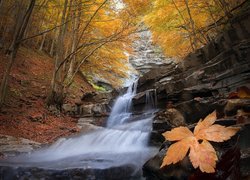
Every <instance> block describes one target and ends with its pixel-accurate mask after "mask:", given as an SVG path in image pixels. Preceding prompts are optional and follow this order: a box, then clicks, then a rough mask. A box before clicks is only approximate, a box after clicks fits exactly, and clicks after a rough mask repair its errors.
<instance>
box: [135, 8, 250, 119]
mask: <svg viewBox="0 0 250 180" xmlns="http://www.w3.org/2000/svg"><path fill="white" fill-rule="evenodd" d="M249 14H250V10H248V11H247V12H245V13H243V15H241V16H237V17H235V18H234V19H232V20H231V24H232V26H231V27H230V28H229V29H228V30H226V31H225V32H223V33H222V34H220V35H219V36H218V37H217V38H216V39H215V40H214V41H212V42H211V43H209V44H208V45H206V46H204V47H202V48H201V49H198V50H197V51H195V52H194V53H190V54H189V55H188V56H187V57H186V58H185V59H184V60H183V61H182V63H179V64H178V65H176V66H172V65H169V66H166V67H161V68H157V69H153V70H151V71H149V72H147V73H146V74H145V75H144V76H143V77H141V78H140V79H139V82H138V92H139V93H140V92H143V91H145V90H147V89H156V91H157V99H158V107H160V108H165V106H166V103H167V101H172V102H173V103H174V104H175V106H176V108H177V109H178V110H179V111H181V113H182V114H183V116H184V118H185V119H186V121H187V122H196V121H197V120H199V119H200V118H202V117H204V116H205V115H207V114H208V113H210V112H211V111H212V110H213V109H215V108H220V107H221V106H223V105H225V102H223V99H225V97H227V96H228V94H229V93H230V92H233V91H236V89H237V88H238V87H241V86H246V87H250V78H249V77H250V72H249V69H250V61H249V59H250V39H249V37H250V36H249V35H250V30H249V27H250V23H249V22H250V20H249V19H250V18H249V17H250V15H249ZM141 99H144V98H141ZM143 103H145V102H143V101H141V100H140V101H137V100H136V99H134V105H135V106H137V105H138V106H139V105H141V104H143ZM198 111H200V112H201V113H199V114H198V115H196V114H197V113H196V112H198Z"/></svg>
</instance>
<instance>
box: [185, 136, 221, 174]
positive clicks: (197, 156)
mask: <svg viewBox="0 0 250 180" xmlns="http://www.w3.org/2000/svg"><path fill="white" fill-rule="evenodd" d="M189 158H190V161H191V163H192V164H193V167H194V168H197V167H199V168H200V170H201V171H202V172H206V173H213V172H215V166H216V161H217V160H218V158H217V155H216V152H215V150H214V148H213V146H212V145H211V144H210V143H209V142H208V141H206V140H203V142H202V143H201V144H199V142H198V141H197V140H196V141H195V143H192V146H191V148H190V153H189Z"/></svg>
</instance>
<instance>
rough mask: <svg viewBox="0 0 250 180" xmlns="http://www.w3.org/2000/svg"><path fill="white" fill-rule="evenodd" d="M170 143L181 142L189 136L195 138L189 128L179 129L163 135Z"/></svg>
mask: <svg viewBox="0 0 250 180" xmlns="http://www.w3.org/2000/svg"><path fill="white" fill-rule="evenodd" d="M162 135H163V136H164V137H165V139H166V140H168V141H179V140H182V139H184V138H186V137H188V136H194V135H193V133H192V132H191V131H190V130H189V129H188V128H187V127H182V126H181V127H177V128H174V129H172V130H171V131H167V132H165V133H163V134H162Z"/></svg>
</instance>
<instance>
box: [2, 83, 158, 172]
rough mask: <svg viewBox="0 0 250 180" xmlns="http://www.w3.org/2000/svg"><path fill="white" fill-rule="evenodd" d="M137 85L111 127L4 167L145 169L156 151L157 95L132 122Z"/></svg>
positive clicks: (110, 120) (117, 106) (116, 109)
mask: <svg viewBox="0 0 250 180" xmlns="http://www.w3.org/2000/svg"><path fill="white" fill-rule="evenodd" d="M136 88H137V83H134V84H132V85H131V86H130V87H129V88H128V90H127V92H126V93H125V94H123V95H121V96H119V97H118V98H117V100H116V102H115V104H114V106H113V108H112V112H111V114H110V117H109V118H108V121H107V126H106V127H105V128H101V129H99V130H96V131H93V132H91V133H88V134H82V135H79V136H77V137H72V138H67V139H65V138H63V139H59V140H58V141H57V142H55V143H54V144H52V145H51V146H49V147H46V148H43V149H41V150H38V151H35V152H33V153H31V154H26V155H20V156H17V157H15V158H13V159H9V160H8V162H0V164H1V165H7V166H14V167H39V168H45V169H58V170H60V169H71V168H84V169H88V168H89V169H91V168H95V169H107V168H109V167H119V166H123V165H127V164H129V165H132V166H133V168H134V169H135V171H138V170H140V169H141V167H142V165H143V164H144V163H145V161H146V160H147V159H149V158H150V157H152V156H153V154H154V153H155V150H156V149H155V148H153V147H149V146H148V140H149V135H150V131H151V127H152V119H153V116H154V115H153V114H154V105H155V103H156V102H155V100H154V93H150V92H148V93H147V95H146V98H147V99H146V102H147V105H146V107H145V112H144V113H143V114H142V115H140V116H138V117H136V118H132V117H133V115H132V112H131V108H132V98H133V97H134V95H135V94H136Z"/></svg>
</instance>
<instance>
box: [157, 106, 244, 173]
mask: <svg viewBox="0 0 250 180" xmlns="http://www.w3.org/2000/svg"><path fill="white" fill-rule="evenodd" d="M215 120H216V111H214V112H213V113H211V114H209V115H208V116H207V117H206V118H205V119H204V120H203V121H199V122H198V124H197V125H196V127H195V129H194V133H192V132H191V131H190V130H189V129H188V128H187V127H178V128H174V129H172V130H171V131H167V132H165V133H163V136H164V137H165V139H166V140H168V141H177V142H176V143H174V144H172V145H171V146H170V147H169V148H168V150H167V153H166V156H165V157H164V159H163V162H162V165H161V167H164V166H167V165H169V164H172V163H173V164H175V163H177V162H179V161H181V160H182V159H183V158H184V157H185V156H186V154H187V152H188V150H189V149H190V153H189V158H190V161H191V163H192V165H193V167H194V168H198V167H199V168H200V170H201V171H202V172H206V173H213V172H215V167H216V161H217V160H218V158H217V155H216V152H215V150H214V148H213V146H212V145H211V144H210V143H209V142H208V141H214V142H223V141H226V140H228V139H230V138H231V137H232V136H234V135H235V134H236V133H237V132H238V131H239V129H240V128H236V127H225V126H221V125H217V124H216V125H213V124H214V122H215ZM198 140H202V143H201V144H200V143H199V142H198Z"/></svg>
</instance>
